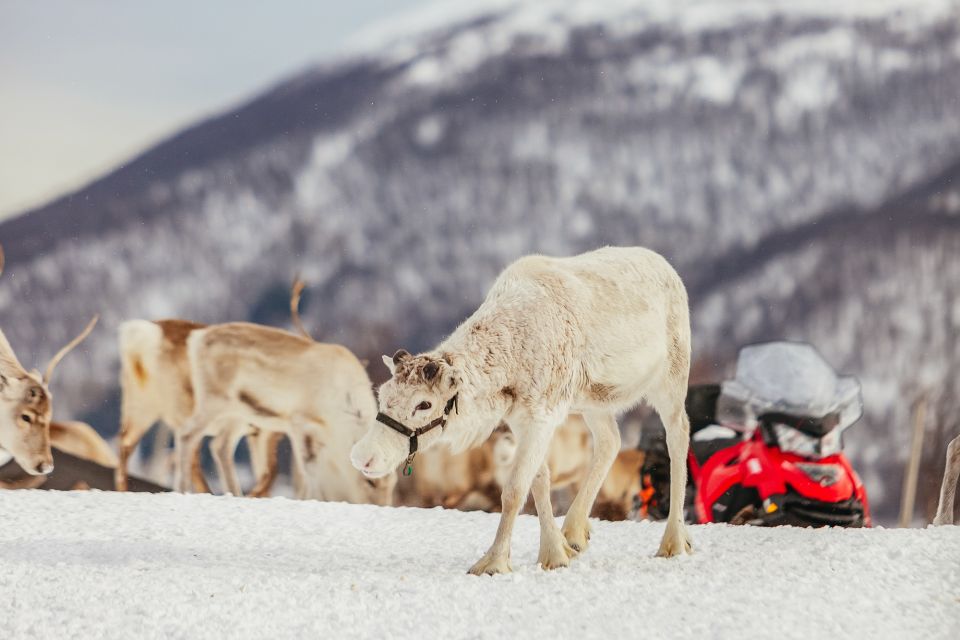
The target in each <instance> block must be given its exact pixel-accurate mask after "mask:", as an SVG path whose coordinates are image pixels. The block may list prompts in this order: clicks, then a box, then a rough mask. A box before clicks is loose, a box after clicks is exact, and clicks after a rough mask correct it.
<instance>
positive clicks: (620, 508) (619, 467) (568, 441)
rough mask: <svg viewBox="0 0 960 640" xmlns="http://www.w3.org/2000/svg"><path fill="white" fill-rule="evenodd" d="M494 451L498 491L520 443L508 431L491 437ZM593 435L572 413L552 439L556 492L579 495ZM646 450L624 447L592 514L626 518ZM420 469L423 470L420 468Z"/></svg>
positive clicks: (552, 476) (552, 479)
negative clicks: (568, 492)
mask: <svg viewBox="0 0 960 640" xmlns="http://www.w3.org/2000/svg"><path fill="white" fill-rule="evenodd" d="M491 441H492V442H493V443H494V444H493V450H494V453H495V455H494V469H493V473H494V477H495V478H496V485H497V488H498V490H499V489H502V488H503V487H504V486H506V484H507V482H508V481H509V478H510V471H511V469H512V468H513V463H514V461H515V459H516V443H515V440H514V438H513V435H512V434H511V433H510V432H509V431H506V432H505V433H500V434H498V433H497V432H496V431H495V432H494V434H493V436H492V437H491ZM590 458H591V445H590V435H589V430H588V429H587V425H586V423H585V422H584V420H583V418H582V417H581V416H578V415H571V416H570V417H568V418H567V420H566V422H564V423H563V424H562V425H560V426H559V427H558V428H557V431H556V433H555V434H554V436H553V440H551V441H550V449H549V451H548V453H547V467H548V468H549V470H550V489H551V490H552V491H558V490H564V489H566V490H570V491H572V492H573V494H574V495H575V494H576V493H577V490H578V489H579V487H580V485H581V484H583V481H584V480H585V479H586V477H587V473H588V471H589V468H590ZM643 458H644V456H643V452H641V451H634V450H629V449H628V450H624V451H621V452H620V453H618V454H617V457H616V459H615V460H614V462H613V466H612V467H611V468H610V472H609V473H608V474H607V477H606V478H605V479H604V481H603V484H602V485H600V492H599V494H598V495H597V499H596V502H595V503H594V508H593V511H592V512H591V515H593V516H594V517H598V518H600V519H602V520H626V518H627V516H628V514H629V513H630V509H631V508H632V507H633V497H634V496H635V495H636V494H637V493H638V492H639V491H640V468H641V467H642V466H643ZM418 472H419V470H418Z"/></svg>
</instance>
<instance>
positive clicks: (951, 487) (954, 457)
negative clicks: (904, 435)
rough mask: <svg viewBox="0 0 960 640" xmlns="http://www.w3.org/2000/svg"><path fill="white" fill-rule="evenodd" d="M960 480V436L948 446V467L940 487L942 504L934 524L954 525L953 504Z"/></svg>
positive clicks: (938, 506) (938, 507)
mask: <svg viewBox="0 0 960 640" xmlns="http://www.w3.org/2000/svg"><path fill="white" fill-rule="evenodd" d="M958 479H960V436H957V437H956V438H954V439H953V441H952V442H950V444H949V445H947V467H946V469H944V470H943V484H942V485H940V503H939V504H938V505H937V516H936V517H935V518H934V519H933V524H935V525H942V524H953V503H954V499H955V497H956V495H957V480H958Z"/></svg>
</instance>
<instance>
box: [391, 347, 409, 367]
mask: <svg viewBox="0 0 960 640" xmlns="http://www.w3.org/2000/svg"><path fill="white" fill-rule="evenodd" d="M409 357H410V352H409V351H407V350H406V349H399V350H398V351H397V352H396V353H395V354H393V364H394V365H398V364H400V363H401V362H403V361H404V360H406V359H407V358H409Z"/></svg>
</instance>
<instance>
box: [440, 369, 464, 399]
mask: <svg viewBox="0 0 960 640" xmlns="http://www.w3.org/2000/svg"><path fill="white" fill-rule="evenodd" d="M442 381H443V387H444V389H446V391H447V392H450V393H452V392H454V391H459V389H460V385H461V384H463V378H462V377H461V376H460V370H459V369H457V368H456V367H453V366H450V365H447V366H445V367H444V368H443V378H442Z"/></svg>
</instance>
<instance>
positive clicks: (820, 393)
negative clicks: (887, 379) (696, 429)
mask: <svg viewBox="0 0 960 640" xmlns="http://www.w3.org/2000/svg"><path fill="white" fill-rule="evenodd" d="M770 413H773V414H786V415H789V416H795V417H796V419H797V420H813V421H815V420H818V419H819V420H822V421H826V420H827V419H828V418H829V421H830V423H832V428H831V433H833V432H836V434H837V438H838V439H839V436H840V433H841V432H842V431H843V430H844V429H846V428H847V427H849V426H850V425H852V424H853V423H854V422H856V421H857V420H858V419H859V418H860V416H861V415H862V413H863V400H862V398H861V393H860V383H859V382H858V381H857V379H856V378H854V377H852V376H838V375H837V373H836V371H834V370H833V367H831V366H830V365H829V364H828V363H827V362H826V361H825V360H824V359H823V357H822V356H821V355H820V354H819V353H818V352H817V350H816V349H814V348H813V347H812V346H811V345H809V344H804V343H798V342H768V343H765V344H757V345H750V346H748V347H744V348H743V349H741V350H740V356H739V357H738V359H737V372H736V375H735V376H734V379H733V380H727V381H724V382H723V384H722V385H721V393H720V398H719V399H718V401H717V418H718V420H719V421H720V422H721V423H722V424H728V423H730V422H737V423H739V424H742V425H744V426H745V427H746V428H752V427H753V426H755V424H756V421H757V418H758V417H759V416H762V415H764V414H770ZM834 420H835V422H834ZM787 422H789V421H787ZM824 424H826V422H824ZM794 430H795V431H796V429H794ZM798 433H802V432H799V431H798Z"/></svg>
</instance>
